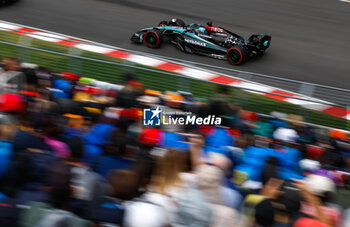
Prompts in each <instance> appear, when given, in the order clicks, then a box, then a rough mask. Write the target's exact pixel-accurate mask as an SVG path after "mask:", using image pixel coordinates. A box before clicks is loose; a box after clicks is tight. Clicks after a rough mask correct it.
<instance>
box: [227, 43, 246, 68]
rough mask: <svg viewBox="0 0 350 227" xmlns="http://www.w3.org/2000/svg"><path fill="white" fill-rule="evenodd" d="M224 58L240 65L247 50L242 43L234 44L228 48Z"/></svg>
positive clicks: (244, 59)
mask: <svg viewBox="0 0 350 227" xmlns="http://www.w3.org/2000/svg"><path fill="white" fill-rule="evenodd" d="M226 58H227V60H228V62H229V63H230V64H231V65H241V64H243V63H244V62H245V61H246V60H247V58H248V51H247V49H246V48H245V47H244V46H242V45H235V46H233V47H231V48H230V49H228V51H227V53H226Z"/></svg>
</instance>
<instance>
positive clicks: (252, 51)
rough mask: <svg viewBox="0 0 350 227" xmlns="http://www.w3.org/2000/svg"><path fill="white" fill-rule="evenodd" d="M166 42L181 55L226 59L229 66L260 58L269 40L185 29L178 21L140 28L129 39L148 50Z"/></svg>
mask: <svg viewBox="0 0 350 227" xmlns="http://www.w3.org/2000/svg"><path fill="white" fill-rule="evenodd" d="M165 40H168V41H170V42H171V43H173V44H175V45H176V47H178V48H179V49H180V50H181V51H183V52H186V53H191V54H201V55H206V56H210V57H213V58H218V59H227V60H228V61H229V63H231V64H233V65H239V64H243V63H244V62H245V61H246V60H247V59H249V58H253V57H255V56H258V55H262V54H264V52H265V51H266V49H267V48H268V47H269V46H270V43H271V36H269V35H265V34H254V35H251V36H250V37H249V39H248V40H244V38H243V37H241V36H239V35H237V34H235V33H233V32H230V31H228V30H226V29H224V28H221V27H214V26H212V23H211V22H208V23H207V25H206V26H203V25H200V24H189V25H186V24H185V23H184V21H183V20H181V19H172V20H170V21H161V22H160V23H159V25H158V26H156V27H150V28H144V29H141V30H139V31H137V32H136V33H134V34H133V35H132V37H131V41H133V42H135V43H145V44H146V45H147V46H148V47H150V48H157V47H159V46H161V44H162V43H163V41H165Z"/></svg>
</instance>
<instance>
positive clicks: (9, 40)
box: [0, 31, 350, 130]
mask: <svg viewBox="0 0 350 227" xmlns="http://www.w3.org/2000/svg"><path fill="white" fill-rule="evenodd" d="M7 56H17V57H19V58H20V60H21V61H22V62H30V63H34V64H38V65H40V66H45V67H47V68H50V69H51V70H53V71H56V72H63V71H69V72H74V73H77V74H79V75H82V76H84V77H90V78H94V79H97V80H101V81H106V82H111V83H122V82H123V81H124V75H125V73H126V72H130V73H133V74H134V75H136V77H137V79H138V80H140V81H142V82H143V83H144V84H145V87H146V88H149V89H154V90H159V91H162V92H164V91H185V92H190V93H192V94H193V95H194V96H195V97H198V98H206V99H208V98H211V97H212V96H213V94H214V93H215V92H216V91H217V89H218V86H223V85H218V84H217V83H214V82H208V81H203V80H200V79H194V78H188V77H186V76H183V75H179V74H174V73H168V72H164V71H161V70H156V69H153V68H149V67H145V66H142V65H137V64H134V63H130V62H127V61H123V60H120V59H116V58H112V57H109V56H105V55H101V54H97V53H92V52H88V51H83V50H80V49H77V48H74V47H68V46H62V45H59V44H55V43H50V42H45V41H42V40H37V39H35V38H33V37H29V36H21V35H17V34H12V33H9V32H4V31H0V58H3V57H7ZM237 73H242V72H237ZM254 76H255V77H257V75H252V77H254ZM246 79H249V78H246ZM265 79H266V78H265ZM270 79H271V80H272V81H273V78H270ZM261 82H262V81H261ZM299 85H300V86H301V87H300V88H299V90H303V89H304V90H305V92H310V91H308V87H307V86H308V85H307V84H304V85H302V84H299ZM313 86H314V85H313ZM229 89H230V97H231V101H232V103H234V104H236V105H238V106H240V107H242V108H243V109H246V110H250V111H255V112H258V113H262V114H270V113H271V112H272V111H278V112H283V113H287V114H296V115H300V116H303V118H304V120H305V121H306V122H309V123H313V124H317V125H323V126H329V127H335V128H340V129H345V130H349V129H350V125H349V122H348V121H347V120H346V119H342V118H337V117H334V116H331V115H328V114H325V113H321V112H318V111H314V110H311V109H317V108H311V109H310V108H309V109H306V108H304V107H302V106H300V105H294V104H290V103H285V102H282V101H278V100H276V99H271V98H269V97H265V96H262V95H261V93H264V92H261V91H257V90H253V89H249V88H244V89H241V88H238V87H230V88H229ZM318 89H320V88H319V87H316V88H315V87H314V88H313V92H315V90H317V91H318ZM327 89H328V88H327ZM292 91H294V90H292ZM295 91H296V90H295ZM332 91H333V90H332ZM337 91H338V90H337V89H335V90H334V92H337ZM296 92H299V91H296ZM339 92H345V93H344V94H343V97H347V96H346V95H349V92H348V91H347V92H346V91H343V90H342V89H340V90H339ZM265 94H268V95H271V96H272V95H273V96H281V97H288V96H285V95H279V94H270V93H265ZM288 98H291V99H295V100H296V101H298V102H307V103H308V105H309V107H310V105H315V106H317V105H322V104H327V103H324V102H322V101H315V100H314V101H310V100H306V99H303V98H296V97H288ZM347 101H348V100H347ZM340 103H343V104H336V105H335V106H337V107H339V109H341V110H340V111H344V108H345V109H346V107H347V105H345V104H344V103H345V102H343V100H342V101H340ZM344 115H346V113H344Z"/></svg>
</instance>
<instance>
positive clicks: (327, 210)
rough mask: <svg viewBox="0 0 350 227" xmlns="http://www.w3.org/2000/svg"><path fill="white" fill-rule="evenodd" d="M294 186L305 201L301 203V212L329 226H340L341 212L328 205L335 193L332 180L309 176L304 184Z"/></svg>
mask: <svg viewBox="0 0 350 227" xmlns="http://www.w3.org/2000/svg"><path fill="white" fill-rule="evenodd" d="M296 185H297V187H298V188H299V189H300V191H301V193H302V195H303V197H304V199H305V201H306V202H305V203H302V208H301V212H303V213H305V214H307V215H310V216H311V217H315V218H316V219H318V220H319V221H321V222H323V223H325V224H329V225H330V226H340V223H341V219H342V215H341V212H340V210H339V209H337V208H336V207H334V206H332V205H331V204H330V202H331V200H330V199H331V196H332V193H334V191H335V185H334V183H333V182H332V180H330V179H329V178H327V177H324V176H317V175H310V176H308V177H307V178H306V181H305V182H303V181H296Z"/></svg>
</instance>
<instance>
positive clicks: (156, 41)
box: [143, 30, 163, 48]
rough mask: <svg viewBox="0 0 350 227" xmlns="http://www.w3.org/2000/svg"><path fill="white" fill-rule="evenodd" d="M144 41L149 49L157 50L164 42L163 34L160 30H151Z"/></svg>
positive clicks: (144, 37)
mask: <svg viewBox="0 0 350 227" xmlns="http://www.w3.org/2000/svg"><path fill="white" fill-rule="evenodd" d="M143 40H144V42H145V44H146V46H147V47H149V48H157V47H159V46H160V45H161V44H162V42H163V37H162V33H161V32H160V31H159V30H149V31H147V32H146V33H145V35H144V36H143Z"/></svg>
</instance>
